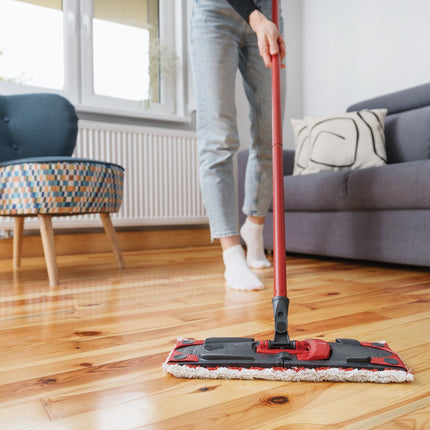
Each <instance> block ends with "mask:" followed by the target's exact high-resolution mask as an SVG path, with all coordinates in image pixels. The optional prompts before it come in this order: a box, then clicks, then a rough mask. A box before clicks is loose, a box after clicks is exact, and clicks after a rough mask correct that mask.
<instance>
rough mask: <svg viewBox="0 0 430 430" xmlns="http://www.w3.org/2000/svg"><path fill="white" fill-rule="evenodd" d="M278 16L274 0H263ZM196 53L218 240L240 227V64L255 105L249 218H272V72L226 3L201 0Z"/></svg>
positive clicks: (206, 175) (205, 180) (208, 194)
mask: <svg viewBox="0 0 430 430" xmlns="http://www.w3.org/2000/svg"><path fill="white" fill-rule="evenodd" d="M256 3H257V5H258V6H260V8H261V10H262V12H263V13H264V14H265V15H266V16H267V17H268V18H270V17H271V4H272V2H271V0H260V1H258V0H257V1H256ZM191 55H192V66H193V75H194V85H195V90H196V102H197V137H198V141H199V168H200V186H201V191H202V195H203V200H204V204H205V207H206V211H207V214H208V217H209V224H210V229H211V237H212V239H214V238H221V237H227V236H234V235H237V234H239V232H238V225H237V223H238V217H237V204H236V187H235V181H234V175H233V156H234V155H235V153H236V152H237V150H238V149H239V136H238V131H237V121H236V105H235V99H234V96H235V81H236V71H237V69H239V71H240V73H241V75H242V78H243V85H244V89H245V94H246V96H247V99H248V101H249V105H250V114H249V116H250V121H251V130H250V131H251V142H250V148H249V160H248V167H247V171H246V176H245V201H244V206H243V208H242V210H243V212H244V213H245V214H246V215H254V216H265V215H266V214H267V211H268V208H269V205H270V202H271V199H272V142H271V140H272V130H271V128H272V116H271V109H272V107H271V99H272V95H271V71H270V69H267V68H266V67H265V66H264V63H263V60H262V58H261V57H260V54H259V52H258V45H257V37H256V35H255V33H254V32H253V31H252V29H251V27H250V26H249V24H248V23H247V22H246V21H245V20H244V19H243V18H242V17H241V16H240V15H239V14H238V13H237V12H236V11H235V10H234V9H233V8H232V7H231V6H230V5H229V4H228V3H227V1H226V0H194V6H193V14H192V19H191Z"/></svg>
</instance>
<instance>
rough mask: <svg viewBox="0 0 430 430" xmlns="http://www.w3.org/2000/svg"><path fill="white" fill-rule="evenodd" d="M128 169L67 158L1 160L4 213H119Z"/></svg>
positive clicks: (0, 211) (0, 204)
mask: <svg viewBox="0 0 430 430" xmlns="http://www.w3.org/2000/svg"><path fill="white" fill-rule="evenodd" d="M123 181H124V169H123V168H122V167H121V166H118V165H116V164H112V163H105V162H98V161H93V160H84V159H78V158H70V157H63V158H58V159H55V158H53V159H51V160H49V159H47V157H45V159H44V160H37V161H25V160H19V162H17V161H15V162H9V163H0V215H1V216H10V215H27V216H28V215H38V214H52V215H77V214H87V213H101V212H117V211H118V210H119V208H120V206H121V202H122V196H123Z"/></svg>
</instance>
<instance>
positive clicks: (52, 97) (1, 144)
mask: <svg viewBox="0 0 430 430" xmlns="http://www.w3.org/2000/svg"><path fill="white" fill-rule="evenodd" d="M77 134H78V117H77V115H76V112H75V109H74V107H73V105H72V104H71V103H70V102H69V101H68V100H67V99H65V98H64V97H62V96H60V95H57V94H48V93H38V94H19V95H12V96H2V95H0V162H4V161H10V160H16V159H20V158H31V157H44V156H70V155H72V153H73V150H74V148H75V145H76V137H77Z"/></svg>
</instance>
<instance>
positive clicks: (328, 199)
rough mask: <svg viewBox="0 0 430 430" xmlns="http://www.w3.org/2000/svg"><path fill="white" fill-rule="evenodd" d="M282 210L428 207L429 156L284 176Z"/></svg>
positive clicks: (429, 182) (429, 202)
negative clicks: (414, 159)
mask: <svg viewBox="0 0 430 430" xmlns="http://www.w3.org/2000/svg"><path fill="white" fill-rule="evenodd" d="M284 189H285V210H288V211H342V210H386V209H429V208H430V160H421V161H413V162H407V163H398V164H389V165H386V166H379V167H370V168H367V169H360V170H347V171H338V172H322V173H316V174H314V175H304V176H285V177H284Z"/></svg>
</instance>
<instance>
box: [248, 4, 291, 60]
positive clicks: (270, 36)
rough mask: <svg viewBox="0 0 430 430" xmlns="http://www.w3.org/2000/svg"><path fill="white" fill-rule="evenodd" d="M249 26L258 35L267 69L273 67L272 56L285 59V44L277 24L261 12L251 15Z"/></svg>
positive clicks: (261, 53) (259, 45)
mask: <svg viewBox="0 0 430 430" xmlns="http://www.w3.org/2000/svg"><path fill="white" fill-rule="evenodd" d="M249 25H250V26H251V28H252V29H253V30H254V32H255V34H256V35H257V41H258V50H259V52H260V55H261V58H262V59H263V61H264V64H265V66H266V67H272V55H277V54H279V55H280V56H281V61H282V60H283V59H284V57H285V43H284V39H283V38H282V36H281V35H280V34H279V30H278V27H276V25H275V23H273V22H272V21H270V19H267V18H266V17H265V16H264V15H263V14H262V13H261V12H260V11H259V10H254V11H253V12H252V13H251V14H250V15H249Z"/></svg>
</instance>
